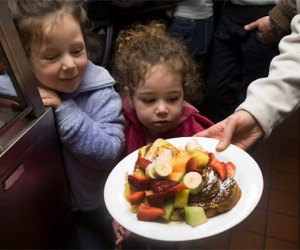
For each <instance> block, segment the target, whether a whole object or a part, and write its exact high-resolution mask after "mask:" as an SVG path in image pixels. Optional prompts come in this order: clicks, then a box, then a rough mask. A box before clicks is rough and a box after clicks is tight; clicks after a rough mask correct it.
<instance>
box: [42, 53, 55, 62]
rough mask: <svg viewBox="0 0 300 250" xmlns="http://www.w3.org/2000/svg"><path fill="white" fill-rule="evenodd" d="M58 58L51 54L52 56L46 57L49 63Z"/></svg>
mask: <svg viewBox="0 0 300 250" xmlns="http://www.w3.org/2000/svg"><path fill="white" fill-rule="evenodd" d="M57 57H58V56H57V55H54V54H51V55H46V56H45V59H46V60H48V61H53V60H55V59H56V58H57Z"/></svg>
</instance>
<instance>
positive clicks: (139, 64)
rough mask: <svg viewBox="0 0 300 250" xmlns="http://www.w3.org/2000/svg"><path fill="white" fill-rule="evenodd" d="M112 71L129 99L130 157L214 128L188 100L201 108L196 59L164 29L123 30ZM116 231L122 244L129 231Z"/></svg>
mask: <svg viewBox="0 0 300 250" xmlns="http://www.w3.org/2000/svg"><path fill="white" fill-rule="evenodd" d="M112 72H113V74H114V77H115V79H116V81H117V83H118V84H119V88H120V89H119V90H120V91H121V92H122V93H123V95H124V99H123V114H124V116H125V120H126V127H125V147H126V153H127V154H128V153H131V152H132V151H134V150H136V149H138V148H140V147H142V146H144V145H145V144H147V143H151V142H153V141H154V140H155V139H157V138H171V137H181V136H192V135H194V134H195V133H197V132H199V131H202V130H204V129H206V128H208V127H210V126H211V125H212V122H211V121H210V120H208V119H207V118H205V117H204V116H202V115H200V114H199V112H198V110H197V109H196V108H194V107H193V106H192V105H190V104H189V103H188V102H186V101H184V99H186V100H191V101H193V102H195V103H198V102H199V100H201V99H202V92H201V88H202V84H203V83H202V81H201V79H200V76H199V73H198V72H199V71H198V70H197V67H196V64H195V62H194V61H193V60H192V57H191V55H189V54H188V52H187V50H186V48H185V47H184V46H183V45H182V44H181V43H180V42H179V40H177V39H176V38H173V37H171V36H170V35H169V34H168V33H167V31H166V28H165V26H164V25H163V24H160V23H158V22H151V23H149V24H148V25H142V24H136V25H135V26H133V27H131V28H129V29H127V30H123V31H121V32H120V34H119V36H118V38H117V41H116V54H115V58H114V65H113V71H112ZM113 227H114V230H115V234H116V243H117V244H119V243H120V242H121V241H122V240H123V238H124V237H125V236H126V235H127V233H128V232H126V230H124V229H123V228H122V227H121V226H119V225H118V223H117V222H115V221H114V224H113ZM161 247H162V245H159V248H161ZM168 247H169V246H168Z"/></svg>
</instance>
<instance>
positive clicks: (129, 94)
mask: <svg viewBox="0 0 300 250" xmlns="http://www.w3.org/2000/svg"><path fill="white" fill-rule="evenodd" d="M124 93H125V96H127V97H128V103H129V105H130V107H131V108H133V109H134V104H133V100H132V94H131V93H130V91H129V88H128V87H124Z"/></svg>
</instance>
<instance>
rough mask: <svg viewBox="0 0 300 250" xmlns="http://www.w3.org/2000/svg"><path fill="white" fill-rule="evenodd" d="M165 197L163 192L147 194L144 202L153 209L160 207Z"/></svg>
mask: <svg viewBox="0 0 300 250" xmlns="http://www.w3.org/2000/svg"><path fill="white" fill-rule="evenodd" d="M165 197H166V194H165V192H162V193H156V194H149V195H147V196H146V200H147V202H148V203H149V204H150V205H151V206H153V207H161V206H162V204H163V201H164V198H165Z"/></svg>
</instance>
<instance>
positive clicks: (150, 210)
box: [137, 203, 166, 221]
mask: <svg viewBox="0 0 300 250" xmlns="http://www.w3.org/2000/svg"><path fill="white" fill-rule="evenodd" d="M165 213H166V211H165V210H164V209H162V208H158V207H151V206H148V205H146V204H145V203H141V204H140V205H139V207H138V210H137V218H138V220H142V221H151V220H154V219H156V218H159V217H161V216H163V215H164V214H165Z"/></svg>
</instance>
